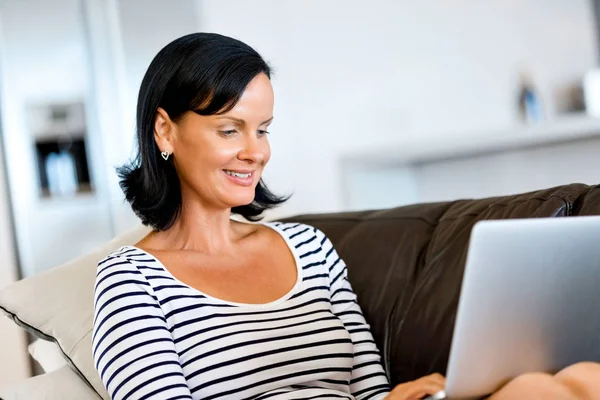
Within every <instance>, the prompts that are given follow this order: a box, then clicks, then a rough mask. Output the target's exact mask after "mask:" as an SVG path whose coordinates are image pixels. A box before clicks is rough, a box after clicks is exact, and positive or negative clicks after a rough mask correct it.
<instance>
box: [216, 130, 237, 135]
mask: <svg viewBox="0 0 600 400" xmlns="http://www.w3.org/2000/svg"><path fill="white" fill-rule="evenodd" d="M219 133H220V134H221V136H224V137H229V136H233V135H235V134H236V133H237V131H236V130H235V129H229V130H226V131H219Z"/></svg>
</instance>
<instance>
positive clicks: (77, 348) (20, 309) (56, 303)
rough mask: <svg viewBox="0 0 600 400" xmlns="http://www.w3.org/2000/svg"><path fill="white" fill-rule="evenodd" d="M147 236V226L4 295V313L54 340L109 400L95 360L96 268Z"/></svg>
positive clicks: (0, 302)
mask: <svg viewBox="0 0 600 400" xmlns="http://www.w3.org/2000/svg"><path fill="white" fill-rule="evenodd" d="M148 232H149V228H147V227H143V226H139V227H136V228H135V229H133V230H131V231H129V232H127V233H125V234H123V235H120V236H118V237H117V238H115V239H114V240H112V241H110V242H108V243H107V244H105V245H103V246H102V247H100V248H99V249H97V250H96V251H94V252H93V253H90V254H87V255H85V256H82V257H79V258H78V259H76V260H73V261H71V262H69V263H67V264H65V265H63V266H60V267H56V268H53V269H51V270H48V271H45V272H42V273H40V274H37V275H34V276H32V277H29V278H26V279H23V280H21V281H18V282H15V283H13V284H11V285H9V286H7V287H6V288H4V289H3V290H2V291H0V309H1V310H3V311H4V312H5V313H6V314H7V315H8V316H9V317H10V318H12V319H13V320H14V321H15V322H16V323H17V324H18V325H20V326H22V327H23V328H24V329H26V330H27V331H29V332H30V333H32V334H33V335H35V336H37V337H40V338H43V339H45V340H49V341H52V342H55V343H56V344H57V345H58V347H59V348H60V351H61V352H62V354H63V355H64V356H65V359H66V360H67V362H68V363H69V365H71V367H73V370H74V371H76V372H77V373H78V374H79V375H80V376H81V377H82V378H83V379H84V381H85V382H86V383H87V384H88V385H90V386H91V387H92V388H93V389H94V391H95V392H96V393H97V394H98V395H99V396H100V397H102V398H104V399H107V400H108V399H109V397H108V394H107V393H106V391H105V389H104V386H103V384H102V381H101V380H100V377H99V376H98V373H97V372H96V370H95V368H94V362H93V359H92V339H91V335H92V322H93V303H94V302H93V299H94V282H95V279H96V266H97V263H98V261H100V260H101V259H103V258H104V257H106V255H107V254H109V253H110V252H111V251H112V250H114V249H117V248H119V247H121V246H123V245H126V244H134V243H136V242H137V241H139V240H140V239H141V238H142V237H143V236H145V235H146V234H147V233H148Z"/></svg>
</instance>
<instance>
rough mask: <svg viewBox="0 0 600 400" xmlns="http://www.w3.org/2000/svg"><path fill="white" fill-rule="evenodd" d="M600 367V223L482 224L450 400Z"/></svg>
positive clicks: (464, 298)
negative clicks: (587, 364) (535, 376)
mask: <svg viewBox="0 0 600 400" xmlns="http://www.w3.org/2000/svg"><path fill="white" fill-rule="evenodd" d="M578 361H600V217H597V216H593V217H567V218H544V219H512V220H495V221H483V222H480V223H477V224H476V225H475V227H474V228H473V231H472V234H471V242H470V245H469V250H468V256H467V262H466V267H465V273H464V277H463V285H462V289H461V297H460V301H459V306H458V314H457V319H456V324H455V327H454V336H453V341H452V349H451V352H450V360H449V365H448V371H447V386H446V393H447V395H448V397H449V398H451V399H454V398H474V397H477V396H483V395H487V394H489V393H491V392H493V391H495V390H497V389H498V388H499V387H500V386H501V385H502V384H504V383H505V382H506V381H508V380H510V379H511V378H513V377H515V376H517V375H520V374H522V373H525V372H531V371H544V372H556V371H558V370H560V369H562V368H563V367H565V366H567V365H570V364H572V363H575V362H578Z"/></svg>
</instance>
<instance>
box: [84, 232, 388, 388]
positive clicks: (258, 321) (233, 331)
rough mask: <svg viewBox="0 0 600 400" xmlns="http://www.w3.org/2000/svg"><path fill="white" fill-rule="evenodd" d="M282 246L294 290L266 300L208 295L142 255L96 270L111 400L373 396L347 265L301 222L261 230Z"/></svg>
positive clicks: (121, 254) (102, 362) (102, 369)
mask: <svg viewBox="0 0 600 400" xmlns="http://www.w3.org/2000/svg"><path fill="white" fill-rule="evenodd" d="M262 224H263V225H265V226H267V227H270V228H271V229H274V230H275V231H276V232H278V233H279V234H280V235H281V236H282V237H283V238H284V239H285V241H286V243H287V245H288V247H289V248H290V250H291V251H292V253H293V254H294V258H295V261H296V266H297V269H298V274H297V275H298V279H297V282H296V284H295V286H294V287H293V288H292V289H291V290H290V291H289V293H287V294H286V295H285V296H284V297H282V298H280V299H278V300H276V301H273V302H270V303H267V304H240V303H233V302H229V301H224V300H220V299H216V298H214V297H211V296H208V295H206V294H203V293H202V292H200V291H198V290H196V289H194V288H192V287H190V286H188V285H186V284H184V283H182V282H181V281H179V280H178V279H177V278H175V277H174V276H173V275H172V274H170V273H169V271H168V270H167V269H166V268H165V267H164V266H163V265H162V264H161V263H160V261H159V260H158V259H156V258H155V257H153V256H152V255H150V254H149V253H147V252H144V251H142V250H140V249H138V248H136V247H133V246H124V247H122V248H120V249H118V250H116V251H114V252H113V253H111V254H109V255H108V256H107V257H106V258H105V259H104V260H102V261H101V262H100V263H99V264H98V272H97V277H96V286H95V290H94V292H95V295H94V299H95V303H94V324H93V339H92V342H93V356H94V363H95V367H96V369H97V370H98V373H99V374H100V377H101V378H102V381H103V383H104V386H105V387H106V389H107V391H108V393H109V394H110V396H111V398H112V399H135V400H139V399H155V400H159V399H160V400H165V399H194V400H196V399H204V400H210V399H236V400H240V399H255V400H258V399H270V400H283V399H286V400H289V399H383V398H384V397H385V396H386V394H388V393H389V384H388V381H387V378H386V375H385V373H384V371H383V368H382V365H381V357H380V354H379V351H378V349H377V347H376V345H375V342H374V341H373V336H372V335H371V332H370V331H369V325H367V323H366V321H365V319H364V317H363V315H362V313H361V310H360V307H359V305H358V303H357V300H356V295H355V294H354V292H353V291H352V288H351V286H350V283H349V281H348V278H347V268H346V265H345V264H344V262H343V261H342V260H341V259H340V258H339V256H338V255H337V252H336V251H335V249H334V248H333V245H332V243H331V241H330V240H329V239H328V238H327V237H326V236H325V235H324V234H323V233H322V232H321V231H320V230H318V229H316V228H313V227H311V226H308V225H304V224H291V223H278V222H264V223H262Z"/></svg>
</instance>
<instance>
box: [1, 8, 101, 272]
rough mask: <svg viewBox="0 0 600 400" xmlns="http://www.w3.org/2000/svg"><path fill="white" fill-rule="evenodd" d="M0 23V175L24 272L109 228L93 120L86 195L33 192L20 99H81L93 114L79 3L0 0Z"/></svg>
mask: <svg viewBox="0 0 600 400" xmlns="http://www.w3.org/2000/svg"><path fill="white" fill-rule="evenodd" d="M31 10H36V12H35V13H32V12H31ZM0 22H1V25H0V29H1V39H0V45H1V50H0V52H1V59H2V71H1V72H2V76H1V84H0V96H1V107H2V114H3V115H2V117H3V118H2V125H3V134H4V138H5V146H6V158H7V166H8V168H7V173H8V177H9V181H10V186H11V193H10V195H11V198H12V203H13V204H14V214H15V222H16V231H17V232H16V234H17V243H18V248H19V256H20V260H21V268H22V271H23V274H24V275H25V276H29V275H31V274H33V273H36V272H39V271H41V270H44V269H47V268H50V267H53V266H57V265H59V264H61V263H63V262H66V261H68V260H70V259H73V258H74V257H76V256H78V255H80V254H82V253H84V252H86V251H90V250H91V249H93V248H94V247H96V246H98V245H99V244H100V243H103V242H104V241H106V240H108V239H110V238H111V237H112V229H111V221H110V213H109V209H108V203H107V202H106V183H105V182H106V181H105V178H104V175H103V173H102V172H103V171H102V145H101V135H100V131H99V130H98V129H97V125H96V124H90V126H89V128H90V130H89V132H88V136H87V139H88V143H87V145H88V149H87V150H88V153H87V155H88V160H89V164H90V174H91V179H92V181H93V184H94V190H95V193H94V195H83V196H78V197H75V198H71V199H60V200H49V199H43V198H40V196H39V192H38V184H37V182H38V175H37V170H36V160H35V148H34V142H33V137H32V132H31V129H30V126H29V124H28V120H27V115H26V107H27V105H28V104H35V103H39V102H42V103H45V102H51V101H71V100H83V101H84V102H85V104H86V114H87V116H88V118H91V117H92V116H93V115H94V109H93V107H91V106H90V105H91V103H92V102H91V101H90V97H91V96H92V93H91V88H90V85H89V69H88V68H89V64H88V54H87V47H86V46H87V44H86V36H85V31H84V21H83V11H82V7H81V2H80V1H79V0H52V1H51V2H48V1H45V0H24V1H19V2H3V3H2V7H1V8H0ZM74 243H76V245H74Z"/></svg>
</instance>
